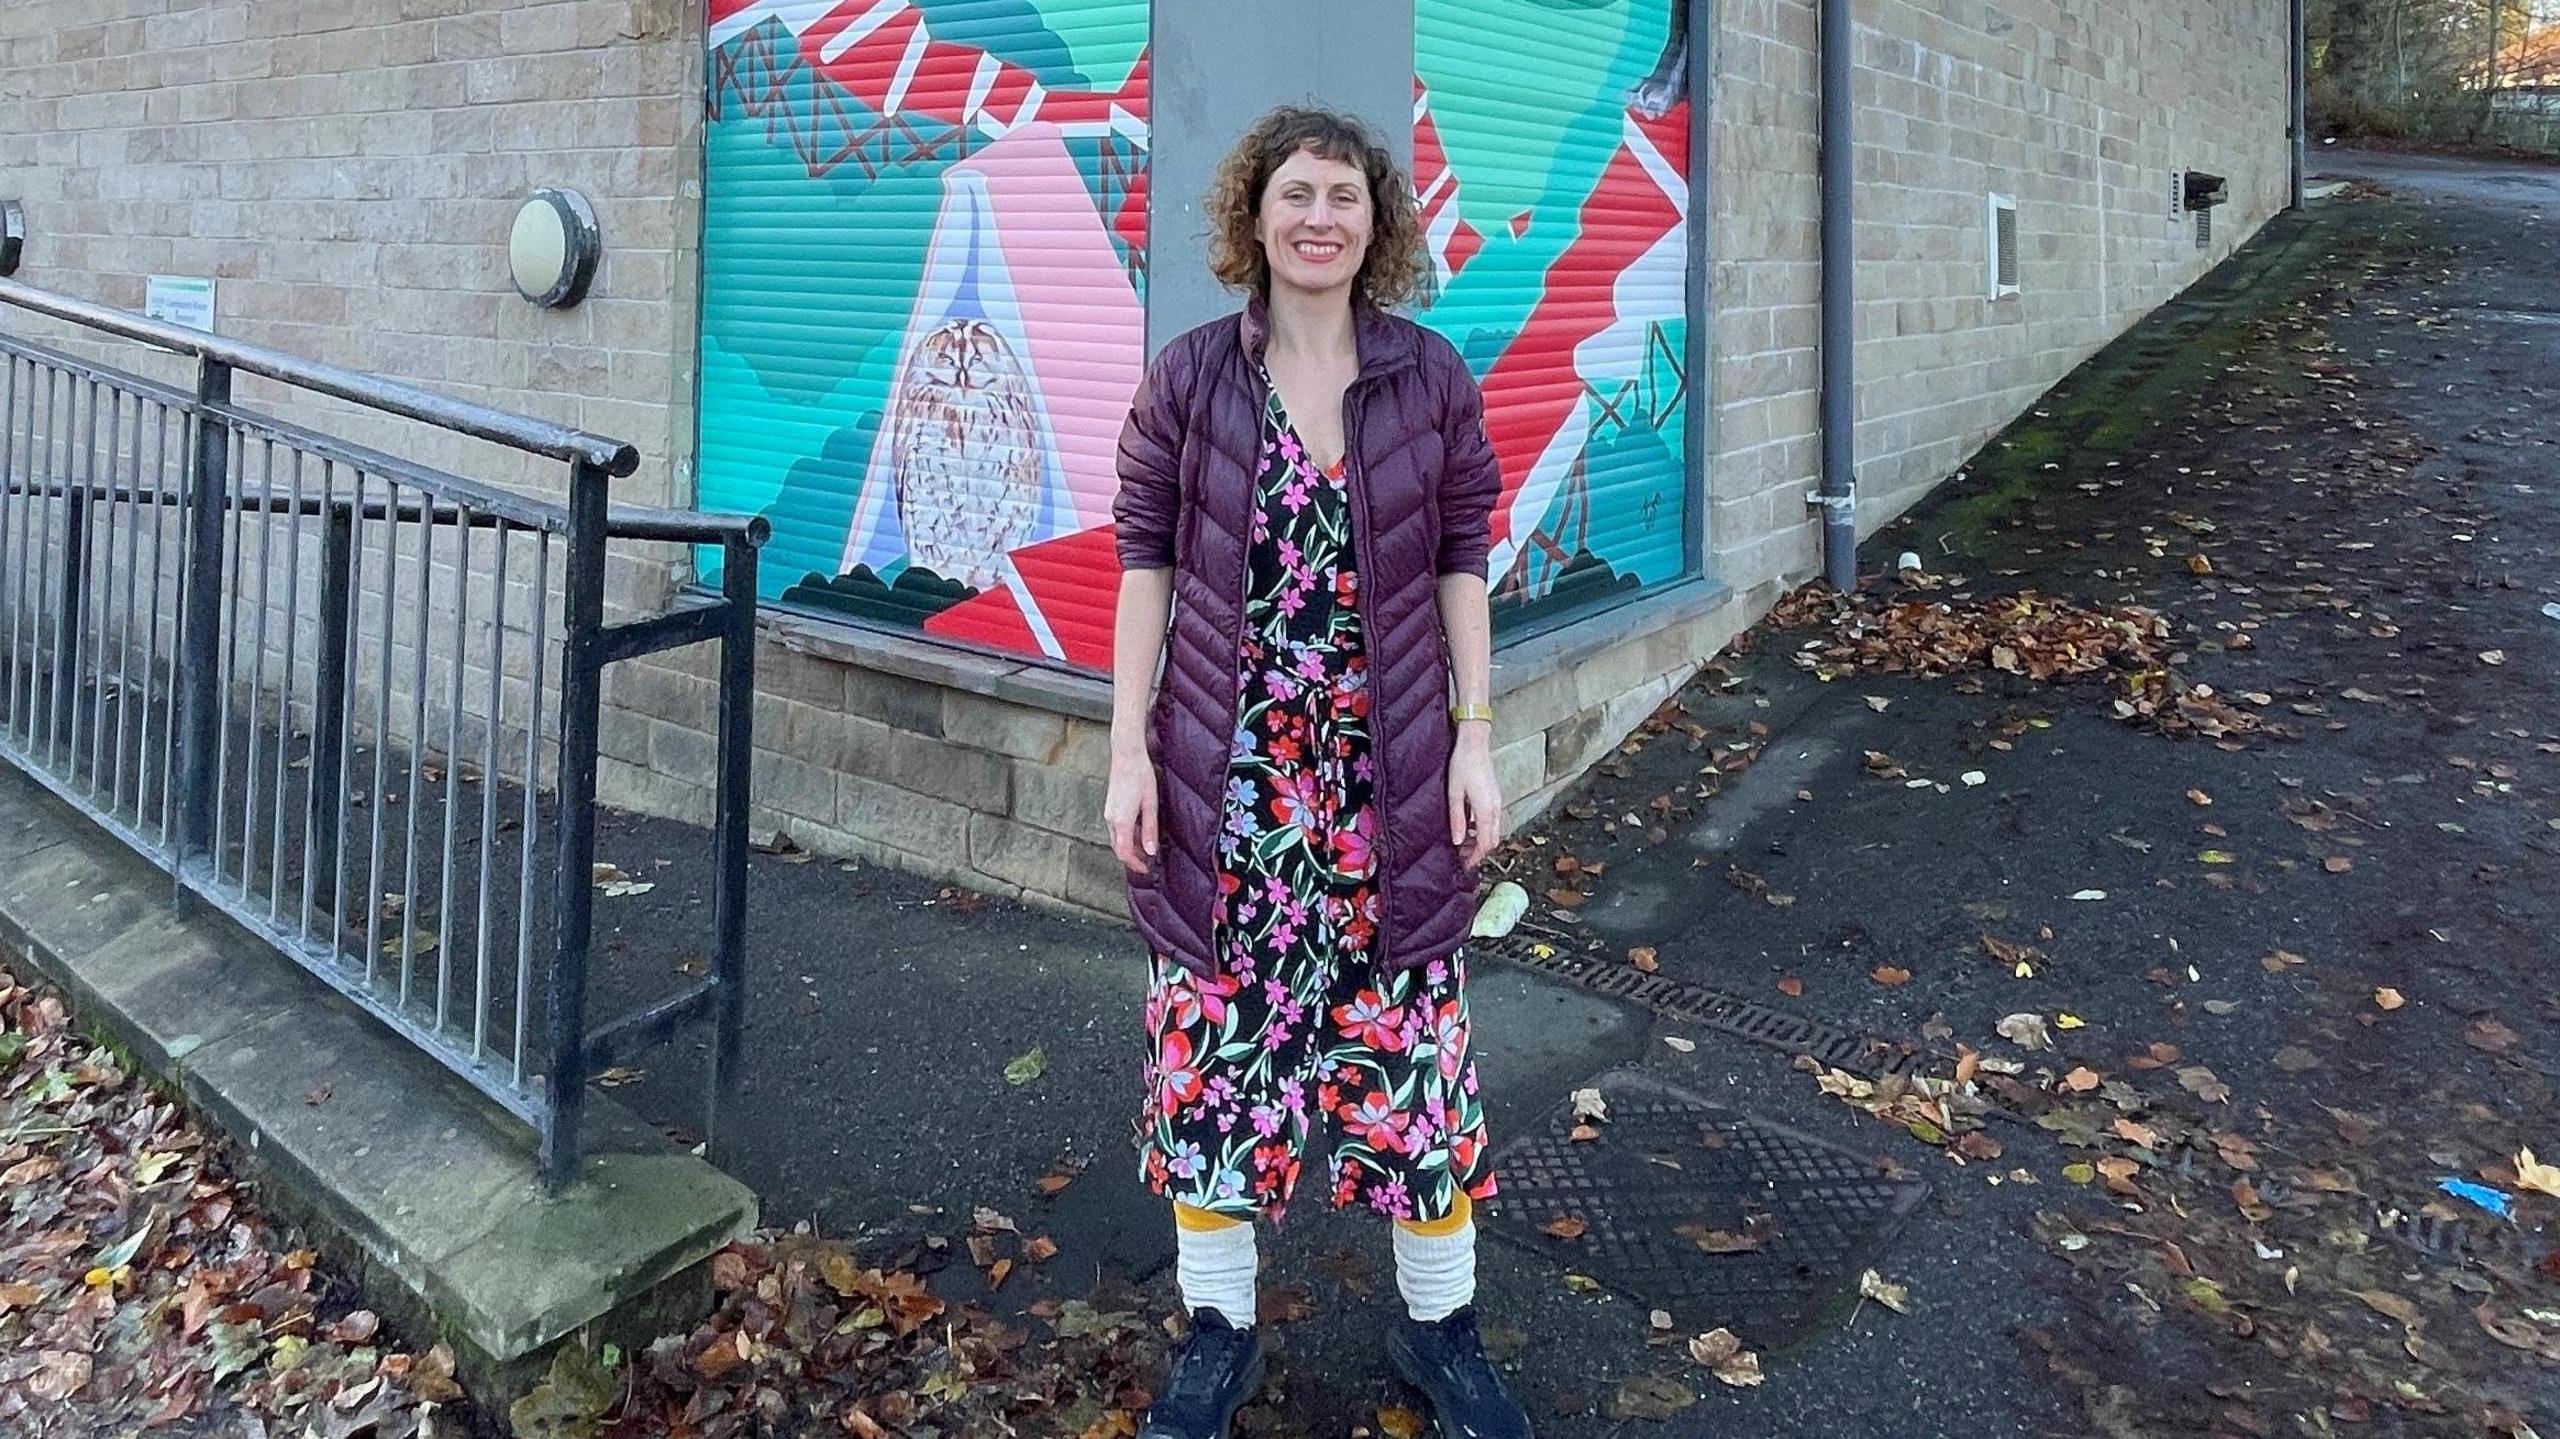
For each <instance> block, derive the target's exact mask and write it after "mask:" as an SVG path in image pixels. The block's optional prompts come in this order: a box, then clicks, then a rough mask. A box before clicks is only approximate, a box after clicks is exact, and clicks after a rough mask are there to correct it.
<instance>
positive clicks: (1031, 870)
mask: <svg viewBox="0 0 2560 1439" xmlns="http://www.w3.org/2000/svg"><path fill="white" fill-rule="evenodd" d="M1073 847H1074V842H1073V841H1071V840H1069V839H1067V838H1066V837H1065V836H1063V835H1055V834H1050V833H1048V832H1047V831H1045V830H1037V829H1033V828H1031V827H1030V826H1028V825H1024V824H1019V823H1016V822H1015V821H1013V820H1011V819H1008V818H1006V817H1005V816H1003V815H993V814H974V815H971V816H970V817H969V864H970V867H971V868H973V869H975V870H977V871H978V872H979V873H981V874H987V875H993V876H994V877H995V878H997V879H1000V880H1003V881H1005V882H1006V883H1007V884H1012V885H1016V886H1018V887H1020V888H1021V889H1023V890H1024V891H1025V892H1037V893H1040V894H1058V893H1060V892H1062V891H1064V890H1065V889H1066V887H1067V855H1068V851H1069V850H1070V849H1072V848H1073Z"/></svg>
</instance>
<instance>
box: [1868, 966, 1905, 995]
mask: <svg viewBox="0 0 2560 1439" xmlns="http://www.w3.org/2000/svg"><path fill="white" fill-rule="evenodd" d="M1867 977H1868V978H1870V979H1873V980H1874V981H1875V982H1876V983H1878V984H1881V985H1883V986H1884V987H1885V988H1887V989H1898V988H1900V987H1901V986H1903V985H1906V984H1909V983H1910V982H1911V971H1910V970H1907V969H1899V968H1896V967H1895V966H1893V965H1890V964H1879V965H1877V966H1876V967H1875V968H1874V969H1872V970H1870V971H1868V973H1867Z"/></svg>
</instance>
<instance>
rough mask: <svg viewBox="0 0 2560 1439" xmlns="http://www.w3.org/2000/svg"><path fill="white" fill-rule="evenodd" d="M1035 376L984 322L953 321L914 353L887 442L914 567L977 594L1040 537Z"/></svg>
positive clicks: (893, 405) (893, 404) (894, 403)
mask: <svg viewBox="0 0 2560 1439" xmlns="http://www.w3.org/2000/svg"><path fill="white" fill-rule="evenodd" d="M1034 403H1035V402H1034V397H1033V391H1032V383H1031V375H1030V372H1029V371H1028V370H1027V369H1026V368H1025V367H1024V365H1023V363H1022V359H1021V357H1020V356H1019V355H1018V354H1016V353H1015V351H1014V348H1013V346H1012V345H1010V344H1007V343H1006V342H1005V337H1004V336H1003V335H1002V334H1000V333H998V332H997V330H996V328H995V326H993V325H991V324H988V323H987V322H986V321H985V320H982V319H976V318H966V317H953V318H950V319H946V320H944V321H943V322H942V323H941V324H939V325H936V326H934V327H933V328H932V329H930V330H928V331H926V332H925V333H924V334H923V335H922V336H921V337H919V338H918V339H917V341H916V344H915V348H914V349H913V351H912V352H911V353H910V354H909V355H908V356H907V361H906V366H905V368H904V370H903V371H902V372H901V373H900V375H899V377H898V383H897V388H896V390H895V391H894V392H893V395H892V398H891V400H890V405H889V415H888V420H887V425H886V427H885V433H884V434H883V435H882V440H883V442H884V443H886V444H887V445H888V447H889V471H890V476H891V479H892V482H893V483H894V485H895V486H896V496H897V509H898V525H899V528H900V529H901V530H903V531H904V532H905V534H906V540H907V562H908V563H909V564H913V565H919V566H921V567H923V568H925V569H928V570H931V571H933V572H934V573H935V574H938V575H940V576H942V577H943V578H944V579H950V580H958V581H960V582H961V583H963V584H965V585H968V586H969V587H971V588H972V589H980V590H983V589H986V588H988V587H989V586H990V585H993V584H994V583H995V582H996V578H997V575H996V570H997V565H998V563H999V562H1000V561H1001V560H1003V558H1004V556H1005V555H1006V553H1007V552H1008V551H1011V550H1014V549H1017V548H1019V547H1021V546H1024V545H1027V544H1030V543H1031V542H1033V541H1034V540H1036V539H1038V538H1040V536H1039V534H1038V532H1037V522H1038V517H1039V509H1040V499H1041V482H1042V479H1043V472H1044V468H1045V467H1044V466H1043V464H1042V451H1043V446H1042V444H1041V426H1040V419H1039V415H1038V413H1037V411H1036V410H1035V408H1034Z"/></svg>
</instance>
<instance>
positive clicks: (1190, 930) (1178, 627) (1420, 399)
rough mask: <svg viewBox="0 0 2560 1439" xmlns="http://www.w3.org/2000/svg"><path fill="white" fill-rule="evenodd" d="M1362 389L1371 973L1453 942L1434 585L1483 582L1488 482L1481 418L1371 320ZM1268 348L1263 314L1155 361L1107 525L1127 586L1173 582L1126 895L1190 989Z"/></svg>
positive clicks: (1403, 324) (1355, 463) (1357, 386)
mask: <svg viewBox="0 0 2560 1439" xmlns="http://www.w3.org/2000/svg"><path fill="white" fill-rule="evenodd" d="M1356 320H1357V333H1358V342H1359V349H1360V375H1359V378H1358V379H1356V380H1354V381H1353V382H1352V383H1351V387H1350V388H1349V389H1348V390H1347V391H1346V392H1345V393H1344V395H1343V401H1342V406H1343V432H1344V435H1345V438H1346V442H1347V446H1348V456H1349V462H1350V485H1351V493H1352V500H1353V503H1352V506H1351V525H1352V530H1351V533H1352V543H1353V545H1354V546H1355V548H1356V549H1357V552H1358V561H1359V565H1360V596H1361V598H1360V603H1361V616H1360V618H1361V626H1362V632H1363V637H1364V639H1365V641H1366V644H1367V648H1368V655H1369V665H1370V672H1369V673H1370V685H1371V688H1372V696H1371V701H1370V732H1371V736H1372V745H1373V750H1374V754H1375V758H1376V762H1377V780H1376V803H1377V805H1378V813H1379V817H1380V821H1381V823H1380V833H1379V836H1378V856H1379V888H1380V891H1381V895H1380V902H1381V914H1380V919H1379V925H1378V937H1377V942H1376V945H1375V946H1374V948H1373V950H1372V956H1371V957H1372V958H1373V959H1374V960H1375V961H1376V962H1377V963H1378V964H1380V965H1382V966H1386V967H1389V968H1392V969H1397V970H1404V969H1413V968H1417V967H1419V966H1421V965H1424V964H1428V963H1429V962H1431V961H1432V960H1435V959H1442V958H1445V957H1447V956H1448V955H1449V954H1450V953H1451V952H1453V951H1455V950H1456V949H1457V948H1458V946H1459V945H1460V944H1462V943H1464V942H1465V940H1466V937H1467V931H1468V927H1469V925H1470V923H1471V922H1472V921H1473V919H1474V914H1475V887H1476V884H1475V876H1474V874H1473V873H1472V872H1471V871H1470V870H1469V869H1468V868H1467V866H1466V865H1465V864H1464V863H1463V862H1462V859H1461V856H1460V854H1459V851H1458V847H1457V846H1456V845H1453V844H1451V843H1450V842H1449V818H1448V815H1449V809H1448V772H1449V754H1450V750H1451V747H1452V745H1453V743H1454V741H1455V738H1456V726H1455V725H1454V724H1452V723H1451V721H1450V719H1449V708H1448V707H1449V700H1450V691H1449V645H1448V639H1447V636H1446V635H1445V634H1443V633H1442V630H1441V627H1440V607H1439V576H1441V575H1444V574H1461V573H1472V574H1482V573H1484V568H1485V556H1486V553H1487V551H1488V550H1489V549H1490V548H1491V533H1490V527H1491V522H1492V515H1493V506H1494V501H1495V499H1496V497H1497V496H1498V495H1499V494H1500V492H1501V469H1500V466H1499V465H1498V463H1497V462H1496V461H1495V459H1494V454H1493V445H1492V442H1491V441H1490V440H1489V439H1487V437H1486V435H1485V429H1484V396H1483V393H1482V392H1481V391H1479V390H1478V389H1477V388H1476V382H1475V379H1474V377H1473V376H1472V375H1470V374H1469V373H1468V372H1467V365H1466V361H1464V360H1462V359H1460V358H1459V357H1458V352H1457V350H1456V349H1454V348H1453V347H1451V345H1450V344H1449V342H1448V341H1446V340H1444V339H1442V338H1440V337H1439V336H1438V335H1434V334H1432V333H1430V332H1429V331H1427V330H1425V329H1423V328H1422V327H1421V326H1419V325H1416V324H1414V323H1413V322H1412V321H1410V320H1405V319H1401V318H1398V317H1396V316H1392V315H1388V314H1384V313H1382V312H1380V311H1378V310H1376V309H1374V308H1372V307H1370V306H1368V305H1365V304H1364V305H1360V306H1358V307H1357V310H1356ZM1266 334H1267V325H1266V321H1265V319H1264V310H1263V305H1262V302H1261V300H1260V299H1258V298H1257V299H1256V300H1255V301H1254V302H1253V303H1252V304H1250V305H1249V306H1247V307H1246V309H1245V311H1244V313H1243V314H1241V315H1238V316H1233V317H1230V318H1227V319H1222V320H1213V321H1211V322H1209V323H1208V324H1206V325H1202V326H1200V327H1199V328H1198V329H1195V330H1192V331H1190V332H1189V333H1187V334H1185V335H1183V336H1182V337H1180V338H1179V339H1176V340H1175V341H1174V342H1173V343H1172V344H1170V345H1167V346H1166V347H1165V349H1164V352H1163V353H1162V354H1160V355H1158V356H1157V357H1156V360H1155V362H1154V363H1153V364H1152V365H1150V366H1149V367H1148V369H1147V375H1146V380H1145V382H1144V383H1143V384H1142V385H1141V386H1140V387H1139V390H1138V397H1137V401H1136V403H1135V404H1134V405H1132V406H1131V407H1130V411H1129V420H1128V423H1127V424H1126V425H1125V426H1124V427H1123V428H1122V429H1121V431H1120V494H1119V498H1118V500H1117V501H1116V502H1115V503H1114V504H1113V506H1112V518H1113V519H1114V520H1115V521H1116V525H1117V543H1118V546H1119V552H1120V565H1121V568H1122V569H1124V570H1135V569H1162V568H1166V567H1168V566H1169V567H1171V568H1172V569H1173V571H1174V581H1173V620H1172V628H1171V631H1170V634H1169V637H1168V639H1167V641H1166V650H1165V671H1164V681H1163V683H1162V684H1161V685H1160V686H1159V687H1158V689H1157V691H1156V695H1155V702H1154V705H1153V708H1152V709H1151V710H1150V711H1149V712H1148V719H1147V733H1148V741H1149V750H1150V753H1152V754H1153V755H1154V757H1155V762H1156V775H1157V851H1156V857H1155V861H1154V863H1153V864H1151V865H1149V866H1148V870H1147V873H1146V874H1144V875H1132V876H1130V877H1129V912H1130V915H1131V917H1132V918H1133V919H1135V920H1136V922H1137V926H1138V934H1139V936H1140V937H1141V938H1142V939H1144V940H1145V941H1146V942H1147V944H1148V946H1149V947H1150V948H1151V949H1153V950H1155V951H1157V952H1159V953H1163V954H1168V955H1171V956H1172V957H1173V958H1174V959H1175V960H1176V961H1178V962H1179V963H1181V964H1182V965H1183V966H1184V967H1186V968H1188V969H1190V970H1192V971H1194V972H1195V973H1199V974H1210V973H1214V972H1215V971H1216V969H1217V967H1218V962H1217V959H1216V957H1215V951H1214V950H1213V948H1212V945H1211V929H1212V923H1211V910H1212V907H1213V904H1214V902H1215V900H1216V897H1217V890H1218V829H1219V826H1220V825H1221V824H1222V823H1223V822H1224V820H1225V808H1224V807H1225V793H1226V778H1227V759H1228V755H1229V752H1230V750H1231V748H1232V746H1233V739H1234V735H1235V728H1236V679H1237V674H1236V668H1237V664H1238V657H1239V656H1240V655H1241V653H1242V652H1243V646H1244V590H1245V579H1246V576H1245V564H1246V556H1247V554H1248V553H1249V549H1250V544H1249V542H1250V538H1251V529H1252V524H1253V480H1254V467H1255V465H1256V463H1257V461H1258V460H1259V458H1260V449H1261V440H1262V413H1263V391H1262V383H1261V380H1260V377H1259V374H1258V370H1259V361H1260V358H1261V355H1262V347H1263V341H1264V338H1265V336H1266Z"/></svg>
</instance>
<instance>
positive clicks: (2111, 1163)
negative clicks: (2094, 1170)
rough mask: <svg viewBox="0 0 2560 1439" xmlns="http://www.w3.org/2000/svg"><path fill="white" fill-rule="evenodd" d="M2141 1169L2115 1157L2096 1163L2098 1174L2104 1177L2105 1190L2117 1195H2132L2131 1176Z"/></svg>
mask: <svg viewBox="0 0 2560 1439" xmlns="http://www.w3.org/2000/svg"><path fill="white" fill-rule="evenodd" d="M2141 1169H2142V1166H2141V1165H2139V1164H2137V1163H2135V1162H2134V1161H2132V1160H2130V1159H2125V1158H2122V1157H2119V1156H2115V1155H2110V1156H2108V1157H2107V1158H2105V1159H2101V1160H2099V1161H2098V1173H2099V1174H2100V1175H2102V1176H2104V1177H2105V1179H2106V1181H2107V1188H2109V1189H2111V1190H2114V1191H2115V1192H2116V1193H2118V1194H2131V1193H2133V1176H2134V1175H2135V1174H2137V1173H2139V1172H2141Z"/></svg>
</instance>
